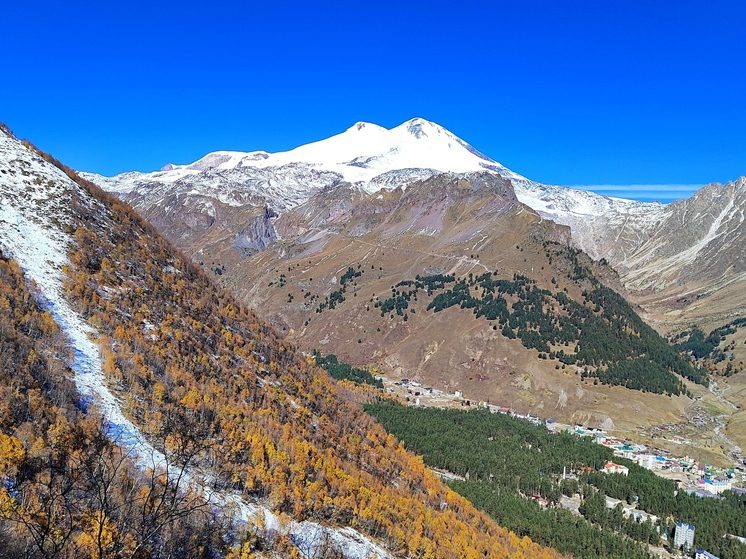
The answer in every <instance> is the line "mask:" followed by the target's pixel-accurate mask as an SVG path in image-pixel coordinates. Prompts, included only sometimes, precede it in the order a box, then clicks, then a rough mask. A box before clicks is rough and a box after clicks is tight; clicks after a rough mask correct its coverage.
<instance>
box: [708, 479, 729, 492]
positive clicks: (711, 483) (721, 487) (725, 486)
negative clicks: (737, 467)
mask: <svg viewBox="0 0 746 559" xmlns="http://www.w3.org/2000/svg"><path fill="white" fill-rule="evenodd" d="M731 487H732V484H731V482H730V480H727V479H719V478H718V479H713V478H710V477H705V478H702V489H704V490H705V491H709V492H710V493H714V494H715V495H720V493H722V492H723V491H728V490H729V489H731Z"/></svg>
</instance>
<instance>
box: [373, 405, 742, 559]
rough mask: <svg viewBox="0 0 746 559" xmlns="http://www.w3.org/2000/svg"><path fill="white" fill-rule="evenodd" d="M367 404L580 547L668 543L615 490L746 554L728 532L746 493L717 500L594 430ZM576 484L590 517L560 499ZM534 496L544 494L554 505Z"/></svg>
mask: <svg viewBox="0 0 746 559" xmlns="http://www.w3.org/2000/svg"><path fill="white" fill-rule="evenodd" d="M366 410H367V411H368V412H369V413H370V414H371V415H373V416H374V417H375V418H377V419H378V420H379V421H380V422H381V424H382V425H384V426H385V427H386V429H387V430H388V431H389V432H390V433H392V434H394V435H396V436H397V437H398V438H399V439H401V440H402V441H403V442H404V443H405V444H406V445H407V447H408V448H409V449H410V450H413V451H415V452H417V453H419V454H421V455H422V456H423V458H424V460H425V463H426V464H428V465H430V466H432V467H437V468H441V469H445V470H448V471H450V472H452V473H454V474H457V475H459V476H462V477H465V478H468V479H466V480H465V481H454V482H452V483H451V486H452V487H453V488H454V489H456V490H457V491H458V492H459V493H461V494H462V495H464V496H465V497H467V498H468V499H469V500H471V501H472V502H473V503H474V504H475V505H477V506H478V507H479V508H481V509H483V510H484V511H486V512H487V513H489V514H490V515H491V516H492V517H493V518H495V519H496V520H497V521H498V522H500V523H501V524H503V525H505V526H507V527H510V528H512V529H514V530H516V531H518V532H519V533H521V534H526V535H528V536H530V537H531V538H533V539H535V540H536V541H538V542H540V543H543V544H546V545H551V546H553V547H556V548H557V549H560V550H562V551H565V552H570V553H572V554H573V555H574V556H575V557H578V558H580V557H586V558H588V559H591V558H595V557H618V558H620V559H621V558H624V559H626V558H632V557H648V553H647V551H646V550H645V549H644V548H643V547H642V546H641V545H639V543H656V544H657V543H660V541H659V537H658V532H657V528H658V527H657V526H653V525H652V524H650V523H649V522H637V521H635V520H634V519H630V518H624V517H623V515H622V511H621V509H620V508H618V509H607V508H606V505H605V496H607V495H608V496H610V497H614V498H617V499H622V500H626V501H627V502H629V503H634V502H638V507H639V508H640V509H641V510H644V511H646V512H648V513H652V514H655V515H657V516H658V517H659V518H660V519H661V520H660V521H659V522H660V530H661V532H663V533H668V534H670V533H671V528H672V527H673V522H674V520H684V521H687V522H691V523H693V524H695V525H696V527H697V531H696V534H695V542H694V543H695V545H696V546H697V547H698V548H705V549H708V550H710V551H711V552H713V553H715V554H716V555H718V556H719V557H721V558H722V559H743V558H746V545H743V544H740V543H738V542H737V541H735V540H733V539H729V538H726V537H725V536H726V534H737V535H738V534H743V533H746V498H744V496H743V495H736V494H734V493H730V492H726V494H725V497H724V499H722V500H717V499H702V498H699V497H696V496H691V495H687V494H686V493H684V492H678V493H677V492H676V484H675V483H674V482H672V481H669V480H665V479H663V478H660V477H658V476H656V475H655V474H654V473H653V472H651V471H649V470H646V469H644V468H641V467H640V466H638V465H637V464H635V463H633V462H631V461H628V460H624V459H622V458H617V457H614V456H613V454H612V451H611V450H610V449H608V448H606V447H603V446H601V445H598V444H595V443H593V442H592V441H590V440H588V439H584V438H580V437H577V436H574V435H569V434H552V433H550V432H549V431H547V429H546V428H545V427H544V426H541V425H539V426H537V425H533V424H532V423H529V422H527V421H523V420H519V419H515V418H512V417H510V416H506V415H501V414H491V413H490V412H489V411H487V410H474V411H469V412H465V411H461V410H443V409H435V408H413V407H405V406H402V405H399V404H395V403H390V402H384V403H377V404H370V405H367V406H366ZM611 459H613V460H614V461H615V462H617V463H622V464H624V465H626V466H627V467H628V468H629V476H628V477H625V476H622V475H608V474H604V473H600V472H598V471H597V470H598V469H599V468H600V467H601V466H603V464H604V463H606V462H607V461H608V460H611ZM584 468H586V469H587V468H590V471H584ZM563 472H569V473H572V472H577V473H578V478H577V479H564V480H563V479H562V474H563ZM576 493H579V494H580V495H581V496H582V498H583V501H582V504H581V506H580V512H581V513H582V514H583V516H584V517H585V518H579V517H577V516H574V515H573V514H571V513H570V512H569V511H567V510H563V509H561V508H558V507H557V504H558V502H559V500H560V498H561V495H563V494H565V495H568V496H569V495H573V494H576ZM528 497H537V498H540V499H542V500H543V501H545V502H546V503H547V504H548V508H543V507H542V506H541V505H540V504H539V503H538V502H536V501H533V500H530V499H529V498H528ZM636 499H637V501H636ZM637 542H639V543H637Z"/></svg>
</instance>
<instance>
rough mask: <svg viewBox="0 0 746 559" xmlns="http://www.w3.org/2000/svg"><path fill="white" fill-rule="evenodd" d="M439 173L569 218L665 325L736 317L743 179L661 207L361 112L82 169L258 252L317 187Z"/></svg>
mask: <svg viewBox="0 0 746 559" xmlns="http://www.w3.org/2000/svg"><path fill="white" fill-rule="evenodd" d="M440 172H454V173H466V172H488V173H492V174H495V175H497V176H501V177H505V178H508V179H509V180H511V182H512V183H513V185H514V188H515V190H516V194H517V197H518V199H519V200H520V201H521V202H523V203H524V204H526V205H527V206H529V207H531V208H532V209H533V210H535V211H536V212H537V213H539V215H541V216H542V217H544V218H546V219H551V220H553V221H555V222H556V223H559V224H562V225H567V226H569V227H570V228H571V231H572V242H573V244H574V246H575V247H576V248H580V249H581V250H583V251H584V252H586V253H587V254H589V255H590V256H591V257H593V258H595V259H597V260H598V259H601V258H604V259H605V260H606V261H608V262H609V263H610V264H611V265H612V266H613V267H614V268H615V269H616V270H617V271H618V272H619V274H620V277H621V280H622V282H623V283H624V285H625V286H626V288H627V289H628V290H629V292H630V294H631V296H632V297H633V298H634V300H635V302H637V303H639V304H641V305H643V306H644V308H645V309H646V311H647V312H648V315H647V316H648V317H649V318H650V319H651V320H654V321H655V322H656V325H657V326H658V327H659V328H660V329H661V330H662V331H681V330H683V329H686V328H688V327H691V326H692V325H695V326H699V327H701V328H706V329H709V328H713V327H716V326H721V325H723V324H725V323H726V322H728V321H730V320H732V319H733V318H736V317H738V316H743V315H744V312H745V311H744V305H746V301H745V300H744V299H743V297H742V294H743V293H745V292H746V290H744V289H743V285H742V282H743V274H742V272H743V270H742V268H743V266H742V263H741V261H740V260H739V254H738V252H739V249H738V247H740V246H741V244H742V242H743V235H744V227H745V226H744V224H743V223H744V221H743V215H744V211H745V210H746V208H745V207H744V206H745V204H746V202H744V194H743V192H744V190H745V189H744V187H743V184H744V179H739V180H737V181H734V182H732V183H728V184H726V185H710V186H708V187H705V188H703V189H702V190H701V191H699V192H698V193H697V194H695V195H694V196H693V197H692V198H690V199H687V200H682V201H679V202H676V203H673V204H668V205H663V204H659V203H644V202H635V201H632V200H623V199H620V198H611V197H607V196H601V195H598V194H594V193H592V192H587V191H583V190H577V189H572V188H565V187H558V186H549V185H545V184H541V183H538V182H535V181H532V180H529V179H527V178H525V177H523V176H521V175H518V174H517V173H514V172H512V171H510V170H509V169H507V168H506V167H504V166H503V165H501V164H500V163H498V162H496V161H494V160H492V159H490V158H489V157H487V156H485V155H483V154H481V153H480V152H478V151H477V150H476V149H475V148H473V147H472V146H470V145H469V144H467V143H466V142H464V141H463V140H461V139H460V138H458V137H457V136H455V135H454V134H452V133H451V132H449V131H447V130H445V129H444V128H442V127H441V126H438V125H437V124H435V123H432V122H428V121H426V120H423V119H419V118H418V119H412V120H409V121H407V122H405V123H403V124H401V125H399V126H397V127H394V128H392V129H389V130H387V129H385V128H382V127H380V126H377V125H375V124H371V123H363V122H360V123H357V124H355V125H354V126H352V127H350V128H349V129H348V130H346V131H345V132H343V133H341V134H338V135H336V136H332V137H331V138H327V139H325V140H321V141H318V142H314V143H311V144H307V145H304V146H300V147H298V148H296V149H293V150H290V151H287V152H281V153H268V152H264V151H256V152H214V153H211V154H208V155H206V156H205V157H203V158H202V159H200V160H198V161H196V162H194V163H191V164H187V165H171V164H170V165H167V166H166V167H164V168H163V170H161V171H157V172H154V173H135V172H133V173H125V174H122V175H118V176H115V177H111V178H106V177H101V176H98V175H86V176H87V177H88V178H90V179H91V180H93V181H94V182H96V183H97V184H99V185H100V186H102V187H103V188H105V189H107V190H110V191H112V192H116V193H117V194H118V195H119V196H121V197H123V198H124V199H126V200H128V201H130V202H131V203H132V204H133V205H134V206H135V207H136V208H137V209H138V210H139V211H140V212H141V213H142V214H143V215H144V216H146V217H147V219H148V220H149V221H150V222H151V223H153V224H155V225H156V227H158V228H159V230H161V231H163V232H164V233H165V234H166V235H167V236H168V238H169V239H170V240H172V241H173V242H175V243H176V244H177V246H179V247H180V248H182V249H183V250H186V251H187V252H188V253H189V254H192V255H193V254H197V253H199V254H200V258H201V259H202V260H203V261H204V260H209V259H210V258H211V255H212V254H213V253H214V252H215V251H216V250H218V251H219V250H221V249H222V248H225V247H227V246H232V247H233V248H234V249H235V250H237V251H239V252H242V253H244V254H249V253H252V252H255V251H257V250H263V249H264V248H266V246H268V245H269V244H271V243H272V242H274V240H275V239H276V232H275V231H274V229H273V221H274V218H275V217H276V214H281V213H283V212H286V211H288V210H291V209H293V208H296V207H298V206H299V205H301V204H303V203H305V202H307V201H308V200H310V199H311V198H312V197H314V196H315V195H320V194H321V195H326V194H328V192H329V191H338V192H342V193H344V192H347V191H350V192H349V193H348V196H356V195H360V194H362V193H374V192H379V191H386V190H395V189H396V188H398V187H401V188H404V189H406V188H407V187H408V186H409V185H411V184H413V183H415V182H417V181H420V180H422V179H426V178H428V177H431V176H433V175H435V174H437V173H440ZM348 203H349V202H348ZM267 207H269V208H270V209H266V208H267Z"/></svg>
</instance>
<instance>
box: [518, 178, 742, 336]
mask: <svg viewBox="0 0 746 559" xmlns="http://www.w3.org/2000/svg"><path fill="white" fill-rule="evenodd" d="M520 197H521V200H522V201H523V202H524V203H526V204H528V205H530V206H532V207H534V208H536V209H537V210H538V211H539V213H540V214H541V215H542V216H544V217H546V218H548V219H552V220H553V221H556V222H557V223H562V224H565V225H568V226H569V227H571V229H572V231H573V239H574V242H575V244H576V245H577V246H579V247H580V248H582V249H583V250H585V251H586V252H588V254H590V255H592V256H593V257H594V258H597V259H598V258H605V259H607V260H608V261H609V263H610V264H611V265H612V266H614V268H615V269H616V270H617V271H618V272H619V274H620V277H621V279H622V281H623V282H624V284H625V286H626V287H627V288H628V289H629V290H630V292H631V293H632V295H633V297H634V299H635V301H637V302H639V303H640V304H642V305H643V306H644V307H645V309H646V310H647V311H648V313H649V315H650V317H651V318H653V319H654V320H655V321H656V322H657V323H658V324H660V326H661V328H662V329H668V330H677V329H678V330H681V329H682V328H686V327H687V326H690V325H697V326H699V327H703V328H707V329H710V328H712V327H714V326H719V325H723V324H725V323H727V322H729V321H731V320H732V319H733V318H734V317H738V316H744V314H746V300H744V298H743V294H744V293H746V289H744V281H746V263H745V261H744V258H746V257H744V254H743V250H742V249H743V246H744V245H745V244H746V223H745V220H744V215H745V213H744V212H746V178H744V177H742V178H740V179H738V180H736V181H733V182H730V183H727V184H723V185H720V184H711V185H709V186H706V187H704V188H702V189H701V190H699V191H698V192H696V193H695V194H694V195H693V196H692V197H691V198H688V199H684V200H679V201H677V202H673V203H671V204H668V205H666V206H663V205H661V204H657V203H641V202H631V201H627V200H619V199H610V198H605V197H601V196H598V195H596V194H592V193H587V192H583V191H576V190H570V189H560V188H558V187H543V186H539V185H534V186H532V187H530V188H529V189H524V190H523V191H522V195H521V196H520Z"/></svg>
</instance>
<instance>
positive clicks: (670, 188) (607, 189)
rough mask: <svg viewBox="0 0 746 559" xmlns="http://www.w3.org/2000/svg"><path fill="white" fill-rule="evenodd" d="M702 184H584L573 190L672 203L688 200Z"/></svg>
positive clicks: (576, 186)
mask: <svg viewBox="0 0 746 559" xmlns="http://www.w3.org/2000/svg"><path fill="white" fill-rule="evenodd" d="M702 186H704V185H701V184H624V185H623V184H582V185H575V186H573V188H578V189H580V190H589V191H591V192H596V193H598V194H604V195H606V196H614V197H617V198H630V199H632V200H641V201H645V202H649V201H653V200H655V201H659V202H672V201H674V200H680V199H682V198H688V197H689V196H691V195H692V194H694V193H695V192H696V191H697V190H699V189H700V188H702Z"/></svg>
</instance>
